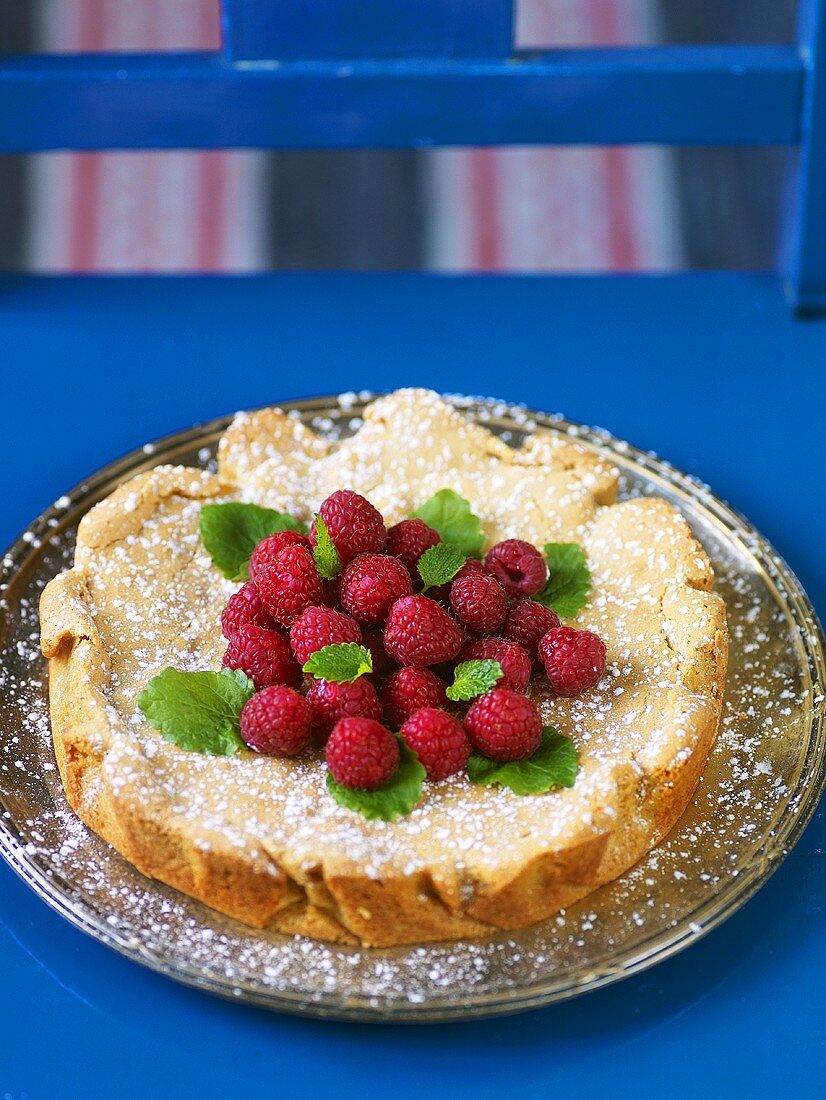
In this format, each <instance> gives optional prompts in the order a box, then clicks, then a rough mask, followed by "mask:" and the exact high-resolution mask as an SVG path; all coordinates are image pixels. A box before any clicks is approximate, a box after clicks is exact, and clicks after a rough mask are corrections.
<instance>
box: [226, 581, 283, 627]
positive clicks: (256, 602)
mask: <svg viewBox="0 0 826 1100" xmlns="http://www.w3.org/2000/svg"><path fill="white" fill-rule="evenodd" d="M247 623H255V625H256V626H265V627H267V628H268V629H272V628H273V627H274V626H275V623H274V622H273V619H272V616H271V615H270V614H269V613H268V612H267V609H266V608H265V607H264V605H263V604H262V603H261V597H260V596H259V595H258V589H257V588H256V587H255V585H254V584H253V583H252V581H247V583H246V584H242V585H241V587H240V588H239V589H238V591H237V592H233V594H232V595H231V596H230V598H229V599H228V600H227V606H226V607H225V608H224V610H223V611H222V612H221V633H222V634H223V635H224V637H225V638H227V639H229V638H231V637H232V636H233V634H236V633H237V632H238V630H239V629H240V627H242V626H245V625H246V624H247Z"/></svg>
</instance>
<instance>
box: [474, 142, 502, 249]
mask: <svg viewBox="0 0 826 1100" xmlns="http://www.w3.org/2000/svg"><path fill="white" fill-rule="evenodd" d="M468 156H469V160H470V165H469V167H470V179H469V187H468V202H469V204H470V207H471V219H472V223H473V239H472V241H471V251H472V260H471V264H472V266H473V267H474V268H475V269H477V270H480V271H495V270H497V269H498V268H499V267H500V265H501V255H502V250H501V240H500V231H501V225H500V222H501V219H500V210H499V195H498V173H497V171H496V162H495V160H494V157H495V156H496V154H495V152H493V150H491V149H472V150H471V151H470V153H469V154H468Z"/></svg>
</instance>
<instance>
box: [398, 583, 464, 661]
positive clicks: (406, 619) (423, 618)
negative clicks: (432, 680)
mask: <svg viewBox="0 0 826 1100" xmlns="http://www.w3.org/2000/svg"><path fill="white" fill-rule="evenodd" d="M384 648H385V649H386V650H387V654H388V656H389V657H392V658H393V660H394V661H398V662H399V664H400V665H418V666H419V667H421V666H423V665H438V664H439V663H440V662H442V661H452V660H453V658H454V657H455V656H456V655H457V653H458V652H459V650H460V649H461V648H462V631H461V630H460V628H459V625H458V623H457V622H455V620H454V619H452V618H451V617H450V615H448V613H447V612H446V611H445V609H444V608H443V607H440V606H439V605H438V604H437V603H436V602H435V601H434V600H429V599H428V598H427V596H404V597H402V599H400V600H396V602H395V603H394V604H393V606H392V607H391V608H390V614H389V615H388V616H387V626H386V628H385V631H384Z"/></svg>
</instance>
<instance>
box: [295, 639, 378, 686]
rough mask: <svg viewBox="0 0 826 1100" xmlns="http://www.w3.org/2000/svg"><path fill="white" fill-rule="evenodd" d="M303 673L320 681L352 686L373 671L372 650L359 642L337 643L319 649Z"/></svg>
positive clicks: (307, 663) (306, 664)
mask: <svg viewBox="0 0 826 1100" xmlns="http://www.w3.org/2000/svg"><path fill="white" fill-rule="evenodd" d="M303 671H304V672H308V673H309V674H310V675H311V676H316V677H318V679H319V680H333V681H334V682H335V683H337V684H352V682H353V680H358V678H359V676H363V675H364V674H365V673H368V672H372V671H373V657H372V654H371V653H370V650H369V649H367V648H366V647H365V646H363V645H359V644H358V642H336V643H335V645H325V646H323V647H322V648H321V649H317V650H316V651H315V653H313V655H312V656H311V657H310V659H309V660H308V661H307V662H306V663H305V665H304V668H303Z"/></svg>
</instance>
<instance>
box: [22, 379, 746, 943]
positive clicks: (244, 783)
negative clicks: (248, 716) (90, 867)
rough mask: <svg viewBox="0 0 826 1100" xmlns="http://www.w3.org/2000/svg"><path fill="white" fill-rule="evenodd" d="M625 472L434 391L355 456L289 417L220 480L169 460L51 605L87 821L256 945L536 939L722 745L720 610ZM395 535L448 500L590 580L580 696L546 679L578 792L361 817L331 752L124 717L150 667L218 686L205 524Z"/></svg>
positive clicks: (96, 514)
mask: <svg viewBox="0 0 826 1100" xmlns="http://www.w3.org/2000/svg"><path fill="white" fill-rule="evenodd" d="M617 482H618V474H617V471H616V470H615V469H614V468H613V467H612V465H611V464H610V462H607V461H605V460H603V459H602V458H601V457H600V456H599V455H597V454H595V453H594V452H593V451H591V450H589V449H587V448H585V447H583V446H580V445H579V444H577V443H576V442H574V441H572V440H571V439H569V438H567V437H565V436H562V435H560V434H555V433H552V432H548V431H542V430H537V431H536V432H535V433H534V434H533V435H531V436H530V437H528V438H527V439H526V441H525V442H524V443H523V444H522V445H521V446H519V447H512V446H510V445H509V444H508V443H507V442H505V441H503V440H502V439H500V438H498V437H497V436H495V435H493V434H492V433H491V432H490V431H488V430H487V429H486V428H485V427H483V426H482V425H480V424H478V423H475V422H473V421H472V420H470V419H468V418H467V417H466V416H465V415H464V414H463V413H462V412H460V411H459V410H458V409H457V408H455V407H453V406H452V405H451V404H449V403H448V402H446V401H445V400H443V399H442V398H441V397H439V396H438V395H436V394H434V393H431V392H429V391H423V390H402V391H398V392H397V393H394V394H391V395H389V396H387V397H382V398H379V399H377V400H375V401H374V402H373V403H372V404H370V405H368V407H367V408H366V410H365V412H364V416H363V423H362V425H361V426H360V427H359V428H358V430H357V431H356V432H355V434H354V435H353V436H352V437H351V438H348V439H345V440H341V441H333V440H329V439H326V438H322V437H321V436H318V435H316V434H315V433H314V432H313V431H311V430H310V429H309V428H307V427H305V426H304V425H303V424H302V423H301V421H300V420H299V419H298V418H297V417H295V416H294V415H290V414H287V413H284V412H283V411H281V410H279V409H265V410H262V411H258V412H254V413H251V414H243V415H240V416H238V417H237V418H236V419H235V420H234V422H233V423H232V425H231V426H230V427H229V428H228V430H227V431H226V433H225V434H224V436H223V438H222V440H221V443H220V448H219V463H218V472H217V473H215V474H212V473H207V472H204V471H200V470H196V469H192V468H186V467H171V466H165V467H158V468H157V469H155V470H152V471H150V472H149V473H145V474H142V475H140V476H138V477H136V478H134V479H133V480H131V481H129V482H128V483H126V484H125V485H123V486H121V487H120V488H119V489H118V490H117V491H116V492H115V493H113V494H112V496H110V497H109V498H108V499H106V500H104V501H103V502H101V503H100V504H98V505H97V506H96V507H95V508H94V509H93V510H92V511H91V512H89V513H88V515H87V516H86V517H85V518H84V519H83V521H82V523H81V525H80V530H79V532H78V540H77V550H76V555H75V564H74V567H73V568H72V569H71V570H69V571H68V572H66V573H64V574H61V575H60V576H58V577H56V578H55V579H54V580H53V581H51V582H50V584H49V585H48V586H47V587H46V589H45V591H44V593H43V598H42V602H41V609H40V617H41V633H42V647H43V652H44V654H45V655H46V656H47V657H48V658H49V690H50V706H51V720H52V731H53V737H54V746H55V753H56V757H57V762H58V765H59V768H60V774H61V777H62V780H63V784H64V787H65V790H66V794H67V797H68V800H69V802H70V804H71V806H72V808H73V809H74V811H75V812H76V813H77V814H78V816H79V817H80V818H81V819H82V820H83V821H84V822H85V823H86V824H87V825H88V826H89V827H90V828H92V829H94V830H95V831H96V832H98V833H99V834H100V835H101V836H103V837H104V838H105V839H106V840H107V841H108V842H109V843H111V844H112V845H113V846H114V847H115V848H116V849H117V850H118V851H119V852H120V853H121V854H122V855H123V856H124V857H125V858H126V859H127V860H129V861H130V862H131V863H132V864H134V865H135V866H136V867H137V868H138V869H139V870H141V871H142V872H143V873H144V874H146V875H149V876H151V877H154V878H156V879H159V880H161V881H162V882H165V883H167V884H169V885H171V886H174V887H176V888H178V889H179V890H182V891H184V892H185V893H187V894H189V895H191V896H193V897H195V898H198V899H200V900H202V901H204V902H205V903H207V904H208V905H210V906H213V907H214V908H216V909H218V910H220V911H222V912H224V913H226V914H228V915H230V916H232V917H235V918H237V919H239V920H241V921H244V922H246V923H248V924H251V925H254V926H256V927H264V926H267V927H272V928H274V929H277V930H279V931H281V932H284V933H293V934H295V933H298V934H302V935H307V936H312V937H316V938H320V939H327V940H333V941H339V942H345V943H360V944H363V945H365V946H378V947H383V946H390V945H394V944H405V943H417V942H426V941H435V940H450V939H459V938H465V937H479V936H485V935H490V934H492V933H494V932H496V931H497V930H500V929H512V928H517V927H520V926H523V925H526V924H530V923H533V922H535V921H539V920H543V919H545V918H547V917H549V916H551V915H552V914H554V913H555V912H557V911H558V910H559V909H561V908H563V907H566V906H568V905H570V904H572V903H573V902H575V901H576V900H577V899H579V898H581V897H583V896H584V895H585V894H587V893H589V892H590V891H592V890H594V889H595V888H596V887H598V886H600V885H601V884H603V883H605V882H608V881H610V880H612V879H614V878H616V877H617V876H618V875H620V874H621V873H622V872H623V871H625V870H626V869H627V868H629V867H630V866H631V865H632V864H634V863H635V862H636V861H637V860H638V859H639V858H640V857H641V856H642V855H643V853H644V852H646V851H647V850H648V849H650V848H651V847H653V846H654V845H656V844H657V843H658V842H659V841H660V840H661V839H662V837H663V836H664V835H665V834H666V833H667V832H668V831H669V829H670V828H671V827H672V826H673V824H674V823H675V822H676V820H677V818H678V817H679V816H680V814H681V813H682V811H683V809H684V807H685V805H686V803H687V802H688V800H689V799H690V797H691V795H692V792H693V791H694V788H695V786H696V784H697V781H698V779H699V777H700V774H701V772H702V769H703V766H704V764H705V761H706V757H707V755H708V752H709V749H710V747H711V745H712V743H713V741H714V738H715V735H716V732H717V727H718V722H719V718H720V710H721V705H722V696H723V690H724V684H725V672H726V661H727V632H726V619H725V608H724V605H723V603H722V601H721V600H720V598H719V597H718V596H716V595H715V594H714V593H712V591H711V589H712V585H713V575H712V570H711V567H710V564H709V561H708V558H707V557H706V555H705V553H704V551H703V550H702V548H701V547H700V545H699V544H698V543H697V541H696V540H695V539H694V537H693V535H692V533H691V531H690V530H689V528H688V525H687V524H686V522H685V520H684V519H683V518H682V517H681V515H680V514H679V513H678V512H677V511H676V510H675V509H674V508H673V507H672V506H671V505H670V504H669V503H667V502H666V501H664V500H661V499H654V498H645V499H634V500H628V501H624V502H622V503H617V502H616V494H617ZM342 488H343V489H350V490H354V491H356V492H358V493H361V494H363V495H364V496H365V497H367V498H368V499H369V500H370V501H371V502H372V504H373V505H375V507H376V508H378V509H379V510H380V512H381V513H382V515H383V516H384V519H385V521H386V523H387V524H388V525H389V524H392V523H396V522H397V521H399V520H401V519H403V518H405V517H407V516H409V515H411V513H413V512H414V511H415V510H416V509H418V508H420V507H421V505H422V504H423V502H424V501H426V500H427V499H428V498H430V497H432V496H433V494H435V493H438V492H439V491H441V490H443V489H451V490H453V491H455V492H456V493H458V494H460V495H461V496H462V497H463V498H465V499H466V500H467V501H469V502H470V504H471V506H472V509H473V512H474V513H475V514H476V515H477V516H478V517H479V518H480V520H481V523H482V529H483V532H484V538H485V546H486V547H488V546H491V545H492V544H494V543H496V542H498V541H499V540H502V539H509V538H519V539H524V540H528V541H530V542H533V543H535V544H537V545H539V546H541V545H542V544H543V543H548V542H558V543H576V544H578V545H579V546H580V547H581V548H582V549H583V551H584V553H585V557H586V559H587V563H588V567H589V569H590V574H591V593H590V598H589V600H588V602H587V604H586V606H585V607H584V608H583V610H582V611H581V612H580V614H579V615H578V617H577V621H576V626H577V627H578V628H584V629H588V630H591V631H594V632H596V633H597V634H598V635H599V636H600V637H601V638H602V640H603V641H604V643H605V646H606V650H607V665H606V670H605V674H604V675H603V676H602V677H601V679H600V680H599V682H598V683H597V684H596V686H594V687H592V688H591V689H590V690H588V691H587V692H584V693H583V694H582V695H580V696H577V697H575V698H567V697H564V696H561V695H558V694H556V693H554V692H553V691H552V690H551V689H550V687H549V685H548V682H547V679H545V678H544V677H543V676H535V677H534V678H533V681H532V684H531V687H530V697H531V699H532V700H533V702H534V703H535V704H536V705H537V706H538V708H539V710H540V712H541V715H542V718H543V721H544V722H546V723H547V724H548V725H551V726H553V727H554V729H555V730H557V731H559V733H560V734H563V735H565V736H566V737H569V738H570V739H571V740H572V741H573V743H574V745H575V747H576V749H577V751H578V754H579V770H578V773H577V775H576V780H575V782H574V784H573V786H571V787H570V788H563V789H554V790H549V791H547V792H546V793H543V794H538V795H531V794H528V795H525V794H517V793H515V792H514V791H513V790H510V789H508V788H507V787H501V786H480V785H474V784H473V783H471V782H470V781H469V779H468V777H467V775H465V774H457V775H453V776H450V777H449V778H447V779H443V780H439V781H435V782H428V783H427V784H425V786H424V788H423V792H422V796H421V798H420V800H419V802H418V803H417V804H416V805H415V807H414V808H413V809H412V811H411V812H410V813H409V814H407V815H405V816H401V817H397V818H396V819H394V820H371V819H368V818H366V817H364V816H363V815H361V814H359V813H357V812H355V811H353V810H351V809H349V808H347V807H346V806H344V805H341V804H339V803H338V802H337V801H335V800H334V799H333V798H331V797H330V794H329V792H328V788H327V782H326V780H327V771H326V767H325V764H324V754H323V751H322V750H318V751H315V752H312V751H311V752H307V753H304V754H303V755H302V756H300V757H298V758H289V759H287V758H282V757H278V756H272V755H263V754H260V753H254V752H251V751H246V750H243V751H241V752H238V753H236V754H235V755H228V756H218V755H204V754H202V753H198V752H192V751H187V750H186V749H182V748H180V747H178V746H177V745H176V744H173V743H171V742H169V741H167V740H165V739H164V738H163V737H162V736H161V734H160V733H159V732H158V731H157V730H155V729H153V728H152V727H151V726H150V725H149V724H148V722H147V720H146V718H145V717H144V714H143V713H142V711H141V709H140V708H139V707H138V705H137V701H138V698H139V696H140V695H141V693H142V692H143V691H144V689H145V688H146V685H147V683H148V682H149V681H150V680H151V678H152V677H153V676H155V675H157V674H158V673H160V672H161V671H162V670H163V669H165V668H168V667H170V666H171V667H174V668H176V669H180V670H183V671H195V670H207V669H212V670H218V669H220V668H221V662H222V656H223V653H224V649H225V647H226V640H225V639H224V638H223V637H222V634H221V624H220V617H221V611H222V609H223V608H224V606H225V605H226V603H227V600H228V598H229V597H230V596H231V595H232V593H233V592H235V591H236V590H237V589H238V587H239V586H238V584H237V583H235V582H232V581H228V580H226V579H224V577H223V576H222V574H221V572H220V571H219V570H218V569H217V568H216V566H215V564H214V562H213V560H212V558H211V557H210V555H209V554H208V553H207V552H206V550H205V548H204V546H203V543H202V540H201V536H200V534H199V519H200V515H201V510H202V508H203V506H204V505H206V504H209V503H216V502H225V501H233V500H237V501H246V502H252V503H255V504H258V505H261V506H264V507H267V508H272V509H277V510H279V511H283V512H286V513H289V514H291V515H292V516H295V517H296V518H297V519H300V520H304V521H310V520H311V519H312V516H313V515H314V513H315V512H317V510H318V507H319V505H320V503H321V501H323V500H324V499H325V498H326V497H327V496H329V494H330V493H332V492H334V491H336V490H339V489H342Z"/></svg>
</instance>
